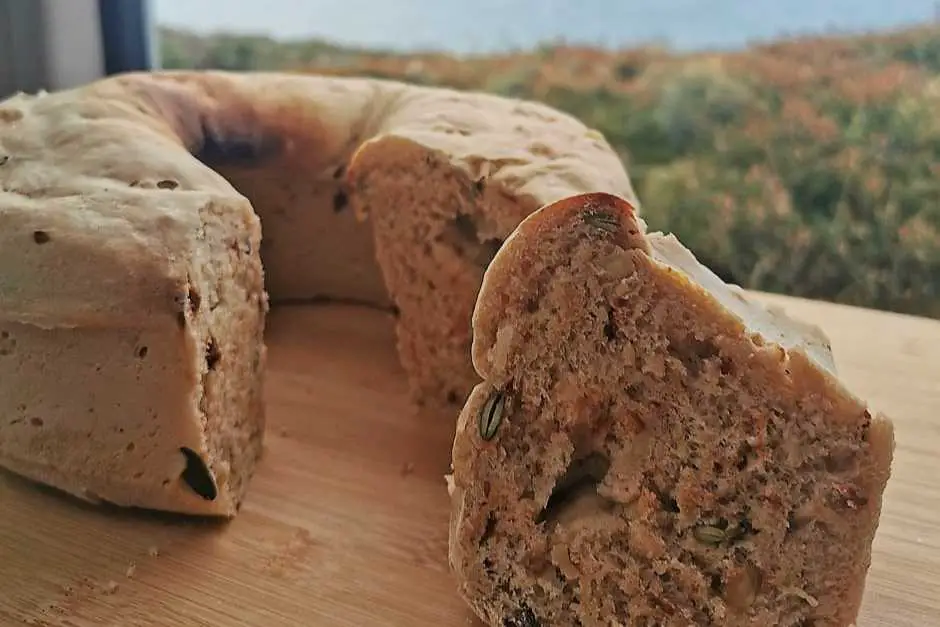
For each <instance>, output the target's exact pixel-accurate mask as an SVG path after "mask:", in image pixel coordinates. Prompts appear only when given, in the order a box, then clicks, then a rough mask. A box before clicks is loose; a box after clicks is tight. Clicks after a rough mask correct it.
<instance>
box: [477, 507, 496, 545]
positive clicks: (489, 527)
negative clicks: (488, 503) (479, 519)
mask: <svg viewBox="0 0 940 627" xmlns="http://www.w3.org/2000/svg"><path fill="white" fill-rule="evenodd" d="M494 531H496V514H495V513H493V512H490V513H489V514H487V516H486V525H485V526H484V527H483V533H482V534H480V546H483V545H484V544H486V541H487V540H489V539H490V537H491V536H492V535H493V532H494Z"/></svg>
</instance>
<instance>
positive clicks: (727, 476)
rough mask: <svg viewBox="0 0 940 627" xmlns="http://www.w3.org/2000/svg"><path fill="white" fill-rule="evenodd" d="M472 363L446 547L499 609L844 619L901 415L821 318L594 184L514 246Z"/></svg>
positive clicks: (473, 594)
mask: <svg viewBox="0 0 940 627" xmlns="http://www.w3.org/2000/svg"><path fill="white" fill-rule="evenodd" d="M473 363H474V365H475V367H476V369H477V371H478V372H479V374H480V375H481V377H482V378H483V379H484V381H483V382H482V383H480V384H479V385H478V386H476V387H475V389H474V391H473V392H472V394H471V395H470V397H469V399H468V401H467V403H466V405H465V407H464V409H463V411H462V413H461V415H460V419H459V424H458V429H457V434H456V438H455V441H454V448H453V476H452V477H451V478H450V488H451V495H452V506H453V512H452V520H451V537H450V561H451V566H452V568H453V570H454V571H455V573H456V575H457V578H458V580H459V582H460V589H461V592H462V594H463V595H464V597H465V598H466V599H467V601H468V603H469V604H470V605H471V606H472V607H473V608H474V610H475V611H476V613H477V614H478V615H479V616H480V617H481V618H482V619H483V620H484V621H485V622H486V623H487V624H489V625H494V626H496V625H500V626H510V625H515V626H526V627H532V626H536V625H544V626H547V625H605V626H606V625H722V626H732V627H733V626H737V625H755V626H756V625H761V626H766V625H780V626H789V627H808V626H810V625H812V626H814V627H823V626H834V627H835V626H838V627H846V626H847V625H850V624H852V623H853V621H854V620H855V617H856V614H857V612H858V610H859V605H860V602H861V598H862V593H863V589H864V584H865V579H866V574H867V571H868V567H869V562H870V557H871V546H872V542H873V538H874V535H875V532H876V529H877V526H878V521H879V516H880V511H881V502H882V494H883V491H884V489H885V486H886V482H887V481H888V477H889V474H890V466H891V461H892V456H893V446H894V440H893V427H892V423H891V422H890V421H889V420H888V419H887V418H885V417H883V416H881V415H878V414H876V413H873V412H872V411H871V410H870V409H869V408H868V407H867V406H866V404H865V403H864V402H862V401H861V400H860V399H859V398H857V397H856V396H854V395H853V394H852V393H851V392H850V391H848V390H847V389H846V388H845V387H844V386H843V384H842V383H841V382H840V380H839V379H838V378H837V374H836V371H835V366H834V362H833V358H832V355H831V352H830V349H829V344H828V341H827V339H826V336H825V334H824V333H823V332H822V331H821V330H819V329H818V328H816V327H814V326H812V325H808V324H805V323H801V322H798V321H795V320H792V319H790V318H788V317H787V316H786V314H785V313H783V312H781V311H779V310H770V309H766V308H763V307H761V306H760V305H758V304H756V303H755V302H753V301H752V300H751V299H750V298H749V297H748V296H746V295H745V294H744V293H743V292H742V291H741V290H739V289H737V288H733V287H730V286H727V285H725V284H724V283H723V282H722V281H720V280H719V279H718V278H717V277H716V276H715V275H714V274H712V273H711V272H710V271H709V270H708V269H707V268H705V267H703V266H702V265H700V264H699V263H698V262H697V261H696V260H695V258H694V256H693V255H692V254H691V253H690V252H689V251H688V250H686V249H685V248H684V247H683V246H682V245H681V244H680V243H679V242H678V241H677V240H676V239H675V238H674V237H671V236H665V235H662V234H648V233H646V227H645V225H644V224H643V222H642V221H641V220H640V219H639V218H638V217H637V215H636V213H635V211H634V210H633V208H632V207H631V206H630V205H629V204H628V203H627V202H626V201H625V200H624V199H622V198H619V197H616V196H613V195H608V194H601V193H594V194H586V195H577V196H574V197H571V198H567V199H564V200H561V201H559V202H557V203H554V204H552V205H550V206H547V207H545V208H543V209H541V210H539V211H538V212H536V213H534V214H533V215H531V216H530V217H528V218H527V219H526V220H525V221H523V223H522V224H521V225H520V226H519V227H518V228H517V229H516V230H515V232H514V233H513V234H512V236H511V237H509V238H508V239H507V240H506V242H505V244H504V245H503V247H502V248H501V250H500V251H499V253H498V254H497V255H496V257H495V258H494V260H493V262H492V263H491V265H490V266H489V268H488V269H487V272H486V275H485V278H484V281H483V286H482V289H481V292H480V295H479V299H478V301H477V303H476V308H475V312H474V316H473Z"/></svg>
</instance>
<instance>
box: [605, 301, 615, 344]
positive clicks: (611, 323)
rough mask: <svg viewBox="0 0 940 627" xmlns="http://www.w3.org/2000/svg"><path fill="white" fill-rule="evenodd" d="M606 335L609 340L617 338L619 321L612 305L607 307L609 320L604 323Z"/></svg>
mask: <svg viewBox="0 0 940 627" xmlns="http://www.w3.org/2000/svg"><path fill="white" fill-rule="evenodd" d="M604 337H605V338H607V341H608V342H613V341H614V340H616V339H617V322H616V320H614V310H613V309H612V308H610V307H608V308H607V321H606V322H605V323H604Z"/></svg>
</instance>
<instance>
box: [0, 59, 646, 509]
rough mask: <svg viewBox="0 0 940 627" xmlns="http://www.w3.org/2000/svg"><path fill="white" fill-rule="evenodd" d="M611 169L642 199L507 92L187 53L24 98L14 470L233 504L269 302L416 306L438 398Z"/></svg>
mask: <svg viewBox="0 0 940 627" xmlns="http://www.w3.org/2000/svg"><path fill="white" fill-rule="evenodd" d="M593 189H603V190H609V191H611V192H615V193H618V194H621V195H625V196H628V197H631V198H632V197H633V191H632V189H631V186H630V182H629V180H628V177H627V174H626V172H625V171H624V169H623V166H622V165H621V162H620V160H619V158H618V157H617V155H616V154H615V153H614V152H613V151H612V150H611V149H610V147H609V146H608V144H607V143H606V142H605V141H604V139H603V138H602V137H600V136H599V135H598V134H597V133H595V132H592V131H590V130H589V129H587V128H585V127H584V126H583V125H582V124H581V123H579V122H578V121H576V120H575V119H573V118H571V117H569V116H566V115H563V114H561V113H559V112H557V111H554V110H552V109H550V108H548V107H545V106H541V105H537V104H533V103H528V102H521V101H517V100H510V99H503V98H499V97H496V96H490V95H484V94H473V93H460V92H455V91H450V90H445V89H433V88H424V87H415V86H410V85H405V84H401V83H395V82H390V81H379V80H368V79H340V78H324V77H318V76H302V75H280V74H263V73H262V74H245V75H241V74H230V73H224V72H164V73H153V74H127V75H123V76H118V77H113V78H108V79H105V80H102V81H99V82H95V83H92V84H89V85H87V86H84V87H81V88H78V89H73V90H69V91H63V92H57V93H51V94H41V95H25V94H20V95H17V96H14V97H12V98H9V99H7V100H5V101H2V102H0V190H2V191H0V334H2V335H0V338H2V339H0V466H4V467H6V468H9V469H11V470H14V471H16V472H18V473H21V474H23V475H26V476H28V477H31V478H34V479H38V480H40V481H43V482H45V483H47V484H51V485H53V486H56V487H59V488H62V489H64V490H67V491H69V492H72V493H74V494H76V495H78V496H81V497H83V498H89V499H101V500H105V501H109V502H113V503H118V504H121V505H135V506H141V507H152V508H158V509H169V510H175V511H182V512H186V513H202V514H218V515H232V514H233V513H234V511H235V510H236V509H237V507H238V504H239V503H240V502H241V498H242V495H243V494H244V489H245V486H246V485H247V480H248V478H249V477H250V475H251V472H252V469H253V467H254V465H255V463H256V462H257V459H258V456H259V455H260V452H261V450H262V441H263V438H262V435H263V431H264V411H263V398H262V380H263V370H264V360H265V358H264V346H263V339H262V334H263V327H264V317H265V315H264V314H265V311H266V310H267V307H268V305H267V301H266V299H267V298H270V301H271V304H272V305H278V304H282V303H290V302H295V301H312V300H319V299H335V300H344V301H353V302H358V303H365V304H370V305H375V306H380V307H388V308H390V309H393V308H394V310H396V311H397V312H398V344H399V351H400V355H401V359H402V362H403V364H404V366H405V370H406V372H407V374H408V377H409V381H410V385H411V389H412V393H413V396H414V398H415V400H416V401H419V402H427V403H438V402H439V403H443V404H447V403H450V404H451V405H452V406H454V407H458V406H459V404H460V403H462V402H463V400H464V399H465V398H466V395H467V394H468V393H469V391H470V389H471V388H472V386H473V385H474V384H475V383H476V382H477V381H478V378H477V376H476V374H475V372H474V370H473V368H472V364H471V361H470V318H471V314H472V310H473V305H474V302H475V299H476V295H477V291H478V289H479V285H480V282H481V281H482V277H483V271H484V268H485V267H486V265H487V264H488V262H489V260H490V259H491V257H492V255H493V254H494V253H495V250H496V249H497V248H498V246H499V244H500V243H501V240H502V239H503V238H505V237H506V236H507V235H508V234H509V233H510V232H511V231H512V230H513V229H514V228H515V226H516V225H517V224H518V223H519V222H520V221H521V220H522V219H523V218H524V217H525V216H526V215H528V214H529V213H531V212H532V211H534V210H535V209H537V208H538V207H539V206H542V205H543V204H545V203H547V202H551V201H553V200H557V199H559V198H563V197H565V196H568V195H570V194H573V193H578V192H581V191H587V190H593ZM262 231H263V237H262ZM262 265H263V268H264V272H263V275H262ZM203 466H205V468H203ZM192 484H198V486H199V487H196V488H194V487H193V485H192Z"/></svg>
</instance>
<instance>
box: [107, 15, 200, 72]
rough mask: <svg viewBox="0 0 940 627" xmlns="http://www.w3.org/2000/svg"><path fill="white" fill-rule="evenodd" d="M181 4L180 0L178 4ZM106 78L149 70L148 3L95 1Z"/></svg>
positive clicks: (151, 47) (151, 61)
mask: <svg viewBox="0 0 940 627" xmlns="http://www.w3.org/2000/svg"><path fill="white" fill-rule="evenodd" d="M181 1H183V0H181ZM98 10H99V12H100V14H101V36H102V43H103V48H104V66H105V73H106V74H120V73H122V72H136V71H142V70H150V69H152V68H153V66H154V41H153V37H154V33H153V28H152V26H151V21H150V5H149V1H148V0H98Z"/></svg>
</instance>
